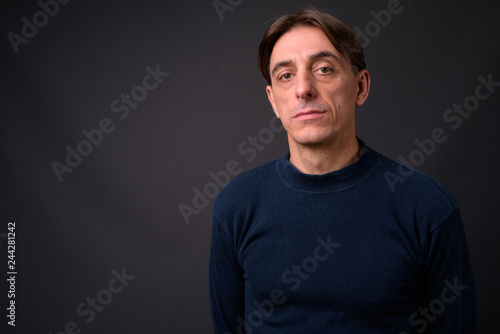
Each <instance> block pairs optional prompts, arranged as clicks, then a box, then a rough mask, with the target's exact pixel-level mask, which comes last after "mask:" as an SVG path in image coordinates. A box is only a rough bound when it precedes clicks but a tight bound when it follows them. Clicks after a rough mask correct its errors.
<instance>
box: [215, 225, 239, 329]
mask: <svg viewBox="0 0 500 334" xmlns="http://www.w3.org/2000/svg"><path fill="white" fill-rule="evenodd" d="M244 287H245V285H244V278H243V270H242V269H241V267H240V265H239V262H238V259H237V257H236V250H235V248H234V242H233V241H232V238H230V236H229V234H228V232H227V230H226V229H225V228H224V226H223V225H222V224H221V223H220V222H219V221H218V220H217V218H216V217H215V215H214V217H213V222H212V242H211V248H210V261H209V289H210V306H211V310H212V324H213V329H214V334H235V333H242V332H243V326H244V325H243V323H244V320H243V318H244V312H245V300H244V296H245V293H244ZM240 327H241V328H240Z"/></svg>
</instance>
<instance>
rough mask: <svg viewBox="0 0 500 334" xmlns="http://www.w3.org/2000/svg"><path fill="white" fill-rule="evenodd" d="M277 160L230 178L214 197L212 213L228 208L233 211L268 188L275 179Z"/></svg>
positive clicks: (245, 204)
mask: <svg viewBox="0 0 500 334" xmlns="http://www.w3.org/2000/svg"><path fill="white" fill-rule="evenodd" d="M278 160H279V159H276V160H273V161H271V162H268V163H266V164H264V165H261V166H259V167H256V168H254V169H252V170H249V171H247V172H244V173H242V174H240V175H238V176H236V177H235V178H234V179H233V180H231V181H230V182H229V183H228V184H227V185H226V186H225V187H224V188H223V189H222V190H221V191H220V193H219V194H218V196H217V198H216V199H215V203H214V206H213V211H214V214H221V213H223V212H227V211H228V210H231V211H234V210H236V209H237V208H238V207H241V206H248V204H249V203H251V202H252V201H253V200H255V199H256V198H258V197H259V195H261V194H262V193H263V192H265V191H267V190H268V189H270V188H271V187H272V184H273V183H275V182H276V181H277V177H278V173H277V162H278Z"/></svg>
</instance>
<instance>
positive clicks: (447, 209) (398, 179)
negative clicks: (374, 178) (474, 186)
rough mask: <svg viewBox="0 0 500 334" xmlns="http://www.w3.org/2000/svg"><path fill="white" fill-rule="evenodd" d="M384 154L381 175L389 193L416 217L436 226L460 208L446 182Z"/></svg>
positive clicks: (393, 199) (381, 159)
mask: <svg viewBox="0 0 500 334" xmlns="http://www.w3.org/2000/svg"><path fill="white" fill-rule="evenodd" d="M380 157H381V158H380V167H381V169H379V178H380V179H381V180H382V181H383V184H384V186H385V188H386V189H385V190H386V193H387V194H388V196H389V197H391V199H392V201H393V202H395V203H396V204H397V205H399V206H406V207H407V209H406V210H410V211H412V213H413V214H414V215H415V216H416V218H418V217H420V218H421V219H425V220H428V221H429V222H430V221H432V222H433V224H432V225H433V226H434V227H436V224H440V223H441V222H443V221H444V220H446V219H447V218H448V217H449V216H450V215H451V214H452V213H453V212H454V211H456V210H457V209H458V204H457V202H456V201H455V199H454V198H453V196H452V194H451V192H450V191H449V190H448V189H447V188H446V187H445V186H444V185H442V184H441V183H439V182H437V181H436V180H434V179H432V178H431V177H429V176H428V175H425V174H423V173H421V172H418V171H417V170H415V169H412V168H410V167H407V166H405V165H403V164H402V163H400V162H397V161H394V160H392V159H390V158H388V157H385V156H383V155H381V154H380ZM403 210H405V209H403Z"/></svg>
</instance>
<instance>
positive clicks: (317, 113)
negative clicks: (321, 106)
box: [293, 109, 325, 120]
mask: <svg viewBox="0 0 500 334" xmlns="http://www.w3.org/2000/svg"><path fill="white" fill-rule="evenodd" d="M324 113H325V112H324V111H323V110H318V109H308V110H302V111H299V112H298V113H296V114H295V115H294V116H293V118H295V119H297V120H307V119H314V118H318V117H321V116H323V114H324Z"/></svg>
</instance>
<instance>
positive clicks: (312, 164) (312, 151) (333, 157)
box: [289, 136, 362, 174]
mask: <svg viewBox="0 0 500 334" xmlns="http://www.w3.org/2000/svg"><path fill="white" fill-rule="evenodd" d="M289 143H290V162H291V163H292V164H293V165H294V166H295V167H296V168H297V169H298V170H300V171H301V172H302V173H305V174H326V173H330V172H333V171H336V170H339V169H342V168H344V167H346V166H348V165H350V164H352V163H354V162H355V161H356V160H358V158H359V155H360V154H361V153H362V148H361V146H360V145H359V143H358V140H357V139H356V137H355V136H352V138H349V139H347V140H336V141H332V142H328V143H325V144H321V145H315V146H307V145H300V144H298V143H295V142H293V141H291V138H289Z"/></svg>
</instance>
